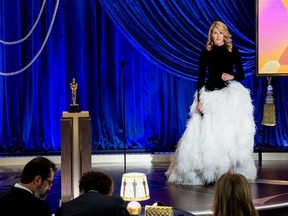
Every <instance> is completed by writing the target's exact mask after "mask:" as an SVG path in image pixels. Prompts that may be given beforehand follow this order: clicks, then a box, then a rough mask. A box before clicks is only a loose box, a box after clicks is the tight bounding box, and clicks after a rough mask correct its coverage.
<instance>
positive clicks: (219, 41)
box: [211, 28, 224, 46]
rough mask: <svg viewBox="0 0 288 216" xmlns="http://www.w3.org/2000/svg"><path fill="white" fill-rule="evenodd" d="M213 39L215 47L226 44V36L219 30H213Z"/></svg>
mask: <svg viewBox="0 0 288 216" xmlns="http://www.w3.org/2000/svg"><path fill="white" fill-rule="evenodd" d="M211 37H212V40H213V42H214V44H215V45H217V46H222V45H223V44H224V35H223V33H222V32H220V31H219V30H218V29H217V28H214V29H213V30H212V32H211Z"/></svg>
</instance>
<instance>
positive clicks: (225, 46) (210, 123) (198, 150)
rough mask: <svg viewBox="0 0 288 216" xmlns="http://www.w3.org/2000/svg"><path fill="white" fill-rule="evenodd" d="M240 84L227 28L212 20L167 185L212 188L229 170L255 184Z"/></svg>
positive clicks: (250, 123) (246, 102)
mask: <svg viewBox="0 0 288 216" xmlns="http://www.w3.org/2000/svg"><path fill="white" fill-rule="evenodd" d="M243 79H244V72H243V66H242V60H241V56H240V53H239V51H238V49H237V48H236V47H235V46H233V44H232V36H231V34H230V33H229V31H228V28H227V26H226V25H225V24H224V23H223V22H221V21H216V22H214V23H213V24H212V25H211V27H210V29H209V33H208V40H207V43H206V48H205V49H204V50H203V51H202V52H201V53H200V58H199V77H198V89H197V91H196V93H195V97H194V102H193V104H192V106H191V107H190V113H189V115H190V119H189V120H188V122H187V125H186V130H185V131H184V133H183V135H182V137H181V139H180V140H179V142H178V145H177V149H176V152H175V155H174V156H175V157H174V158H172V161H171V164H170V166H169V168H168V171H167V172H166V175H167V177H168V182H171V183H175V184H184V185H203V184H211V183H212V184H213V183H214V182H215V180H216V179H218V178H219V177H220V176H221V175H222V174H223V173H226V172H228V171H232V172H236V173H241V174H243V175H244V176H245V177H246V178H247V179H249V180H255V179H256V174H257V170H256V166H255V164H254V160H253V157H252V154H253V147H254V135H255V122H254V117H253V105H252V101H251V97H250V91H249V90H248V89H246V88H245V87H244V86H243V85H242V84H241V83H240V81H242V80H243Z"/></svg>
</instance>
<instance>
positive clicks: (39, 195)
mask: <svg viewBox="0 0 288 216" xmlns="http://www.w3.org/2000/svg"><path fill="white" fill-rule="evenodd" d="M55 170H56V165H55V164H54V163H53V162H52V161H50V160H49V159H47V158H45V157H36V158H33V159H32V160H31V161H29V162H28V163H27V164H26V165H25V167H24V169H23V172H22V174H21V178H20V182H18V183H16V184H15V185H14V186H13V187H12V188H10V190H9V191H8V192H7V193H5V194H3V195H2V196H1V197H0V209H1V212H2V213H1V215H2V216H6V215H7V216H8V215H9V216H19V215H29V216H40V215H41V216H51V215H52V213H51V209H50V206H49V205H48V204H47V203H46V202H45V198H46V196H47V192H48V191H49V190H50V188H51V187H52V185H53V179H54V172H55Z"/></svg>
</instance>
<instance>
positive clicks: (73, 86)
mask: <svg viewBox="0 0 288 216" xmlns="http://www.w3.org/2000/svg"><path fill="white" fill-rule="evenodd" d="M70 88H71V91H72V104H70V111H69V112H71V113H75V112H81V111H80V109H79V104H77V103H76V96H77V88H78V83H77V82H76V80H75V78H73V79H72V83H70Z"/></svg>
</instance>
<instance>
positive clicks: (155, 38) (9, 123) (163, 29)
mask: <svg viewBox="0 0 288 216" xmlns="http://www.w3.org/2000/svg"><path fill="white" fill-rule="evenodd" d="M57 1H58V0H52V1H44V0H41V1H31V0H21V1H18V0H9V1H5V0H0V40H1V41H0V72H1V75H0V105H1V106H0V123H1V124H0V154H1V153H3V154H12V155H15V154H26V153H39V152H41V153H43V152H44V153H53V152H56V153H57V152H58V153H59V151H60V150H61V140H60V137H61V136H60V132H61V128H60V119H61V116H62V112H63V111H67V110H69V105H70V103H72V95H71V89H70V86H69V84H70V83H71V82H72V78H76V82H77V83H78V92H77V103H79V104H80V109H81V110H82V111H84V110H85V111H89V114H90V116H91V119H92V144H91V145H92V150H93V152H102V150H104V151H115V152H117V151H122V150H123V148H124V145H125V144H127V148H128V149H131V150H132V149H133V150H137V151H173V150H174V149H175V146H176V145H177V141H178V139H179V138H180V137H181V135H182V133H183V131H184V129H185V125H186V121H187V119H188V113H189V107H190V105H191V103H192V101H193V97H194V93H195V90H196V82H197V74H198V56H199V52H200V51H201V50H202V49H204V47H205V43H206V40H207V33H208V30H209V27H210V25H211V23H212V22H213V21H215V20H222V21H224V22H225V23H226V24H227V25H228V27H229V29H230V32H231V34H232V38H233V42H234V44H235V46H237V47H238V48H239V50H240V52H241V54H242V58H243V63H244V71H245V75H246V79H245V80H244V81H243V85H245V86H246V87H247V88H249V89H250V90H251V96H252V99H253V103H254V105H255V121H256V124H257V133H256V136H255V144H256V145H257V146H262V145H265V146H266V145H267V146H271V147H286V146H287V145H288V134H287V133H288V130H287V127H288V126H287V125H288V122H287V121H288V120H287V119H288V116H287V110H288V108H287V105H288V100H287V93H286V92H287V91H286V90H285V86H287V85H288V79H287V78H288V77H275V78H273V79H272V84H273V87H274V98H275V106H276V114H277V125H276V126H275V127H266V126H262V125H261V118H262V113H263V106H264V101H265V96H266V87H267V82H266V78H265V77H255V72H256V71H255V70H256V69H255V68H256V67H255V55H256V52H255V34H256V32H255V11H256V8H255V7H256V5H255V1H254V0H253V1H251V0H243V1H236V0H235V1H225V0H218V1H216V0H215V1H209V2H207V1H205V0H199V1H190V0H181V1H177V0H169V1H166V0H165V1H164V0H159V1H153V0H143V1H134V0H121V1H120V0H98V1H95V0H84V1H83V0H73V1H69V0H61V1H59V6H58V7H57ZM44 3H45V5H44ZM43 5H44V9H43V14H42V15H41V16H40V19H39V23H37V25H35V29H34V30H33V32H32V34H31V35H30V36H29V37H28V38H27V40H25V41H23V42H21V43H17V44H13V45H7V44H5V43H3V42H2V41H17V40H19V39H21V38H24V37H25V36H26V35H27V34H28V33H29V31H30V30H31V29H32V27H33V25H34V24H35V22H36V21H37V17H38V16H39V14H40V11H41V7H42V6H43ZM55 12H56V18H55V21H54V23H53V27H52V31H51V33H50V35H48V36H49V37H48V40H47V43H46V44H44V45H45V46H44V48H43V50H42V52H41V54H40V55H39V56H38V57H37V58H36V59H35V61H34V62H33V64H32V65H31V66H30V67H28V68H27V69H26V70H24V71H23V72H21V73H17V74H15V75H12V74H11V72H13V71H17V70H20V69H21V68H23V67H25V66H26V65H27V64H28V63H29V62H30V61H31V60H33V58H34V57H35V56H36V54H37V53H38V51H39V50H40V49H41V46H42V45H43V42H44V40H45V37H46V36H47V34H48V31H49V26H50V24H51V22H52V20H53V14H54V13H55Z"/></svg>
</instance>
